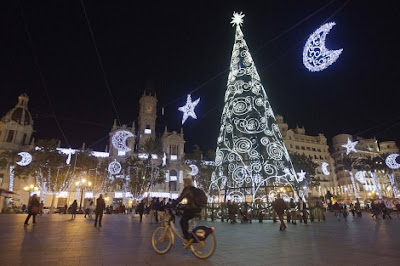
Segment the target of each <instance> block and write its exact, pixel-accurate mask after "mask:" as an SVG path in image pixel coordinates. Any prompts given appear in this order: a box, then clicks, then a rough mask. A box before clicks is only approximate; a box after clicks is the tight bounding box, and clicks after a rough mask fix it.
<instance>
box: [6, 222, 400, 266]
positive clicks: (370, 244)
mask: <svg viewBox="0 0 400 266" xmlns="http://www.w3.org/2000/svg"><path fill="white" fill-rule="evenodd" d="M394 216H395V217H393V220H378V221H375V220H372V219H371V218H370V215H368V216H367V215H364V217H363V218H362V219H356V220H355V221H354V222H352V221H351V217H349V219H348V220H349V221H348V222H344V221H343V220H342V221H340V222H338V221H336V220H335V219H334V217H332V214H328V215H327V222H320V223H319V222H316V223H309V224H308V225H304V224H299V223H298V224H297V225H291V224H289V225H288V229H287V231H286V232H280V231H279V224H278V223H273V222H271V221H266V222H265V221H264V223H261V224H260V223H258V222H253V223H252V224H240V223H238V224H227V223H221V222H219V221H218V222H207V223H206V224H209V225H212V226H215V228H216V231H215V236H216V239H217V249H216V251H215V253H214V255H213V256H212V257H210V258H209V259H206V260H200V259H197V258H196V257H194V255H193V254H192V253H191V252H190V251H188V250H184V249H183V248H182V247H181V245H180V243H178V242H177V243H176V244H175V245H174V246H173V247H172V249H171V250H170V251H169V252H168V253H167V254H164V255H158V254H156V253H155V252H154V251H153V249H152V246H151V242H150V237H151V233H152V231H153V229H154V228H155V227H156V226H158V225H157V224H150V223H149V218H148V217H146V218H144V222H143V223H142V224H139V222H138V217H135V218H131V217H130V216H129V215H115V214H114V215H104V219H103V227H102V228H94V226H93V221H89V220H87V219H84V217H83V215H78V216H77V218H76V220H74V221H71V220H69V219H70V215H63V214H61V215H59V214H53V215H43V216H42V217H38V219H37V222H38V223H37V224H36V225H32V221H30V223H31V225H29V226H26V227H24V226H23V222H24V219H25V217H26V215H22V214H15V215H6V214H4V215H0V265H46V266H50V265H175V266H184V265H247V266H250V265H400V250H399V249H400V218H398V217H397V216H396V215H394ZM201 223H205V222H204V221H203V222H201ZM176 225H177V226H179V224H178V222H177V223H176Z"/></svg>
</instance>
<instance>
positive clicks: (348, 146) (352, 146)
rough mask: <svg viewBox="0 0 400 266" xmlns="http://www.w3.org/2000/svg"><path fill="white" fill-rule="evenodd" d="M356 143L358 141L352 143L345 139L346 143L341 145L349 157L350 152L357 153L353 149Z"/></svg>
mask: <svg viewBox="0 0 400 266" xmlns="http://www.w3.org/2000/svg"><path fill="white" fill-rule="evenodd" d="M357 143H358V141H354V142H352V141H351V140H350V139H349V138H347V143H346V144H343V145H342V147H343V148H346V155H349V154H350V152H352V151H354V152H357V150H356V148H355V147H356V145H357Z"/></svg>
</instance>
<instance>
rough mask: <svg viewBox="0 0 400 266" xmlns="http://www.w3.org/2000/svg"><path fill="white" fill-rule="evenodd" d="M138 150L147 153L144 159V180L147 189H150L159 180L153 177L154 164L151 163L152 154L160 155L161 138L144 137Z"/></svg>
mask: <svg viewBox="0 0 400 266" xmlns="http://www.w3.org/2000/svg"><path fill="white" fill-rule="evenodd" d="M139 151H140V152H142V153H145V154H147V161H146V180H147V182H148V183H147V189H150V187H151V186H153V185H154V184H156V183H159V182H161V181H160V180H158V179H159V178H157V179H156V178H155V175H154V165H153V157H152V154H155V155H157V156H158V157H160V156H161V151H162V146H161V140H160V139H159V138H153V137H150V138H146V139H145V140H144V141H143V142H142V144H141V145H140V146H139Z"/></svg>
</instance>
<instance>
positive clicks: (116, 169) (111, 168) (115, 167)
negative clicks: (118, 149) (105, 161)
mask: <svg viewBox="0 0 400 266" xmlns="http://www.w3.org/2000/svg"><path fill="white" fill-rule="evenodd" d="M121 169H122V166H121V164H120V163H119V162H117V160H114V161H113V162H111V163H110V164H109V165H108V172H109V173H110V174H112V175H117V174H119V173H120V172H121Z"/></svg>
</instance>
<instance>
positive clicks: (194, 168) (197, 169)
mask: <svg viewBox="0 0 400 266" xmlns="http://www.w3.org/2000/svg"><path fill="white" fill-rule="evenodd" d="M189 167H190V169H192V171H191V172H190V173H189V175H191V176H194V175H197V174H198V173H199V168H198V167H197V165H194V164H191V165H189Z"/></svg>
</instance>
